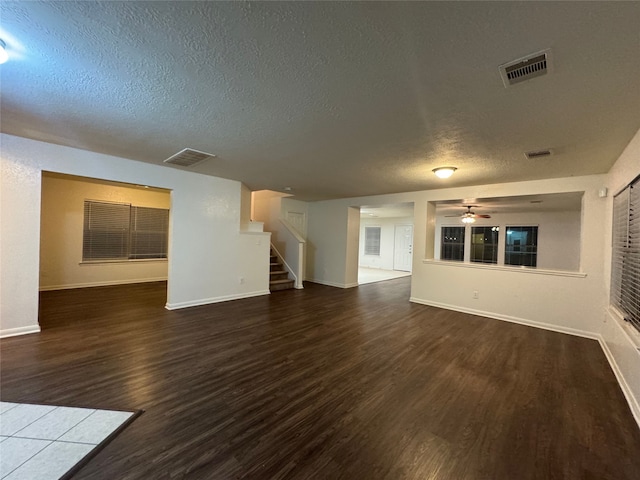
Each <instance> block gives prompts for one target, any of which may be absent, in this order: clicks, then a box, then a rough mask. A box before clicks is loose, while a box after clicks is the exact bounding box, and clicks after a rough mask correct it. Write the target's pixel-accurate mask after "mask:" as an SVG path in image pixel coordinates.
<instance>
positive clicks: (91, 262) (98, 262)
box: [78, 258, 167, 265]
mask: <svg viewBox="0 0 640 480" xmlns="http://www.w3.org/2000/svg"><path fill="white" fill-rule="evenodd" d="M150 262H162V263H166V262H167V259H166V258H136V259H132V260H87V261H82V262H78V265H110V264H114V263H116V264H127V263H150Z"/></svg>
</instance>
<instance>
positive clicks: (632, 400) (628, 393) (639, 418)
mask: <svg viewBox="0 0 640 480" xmlns="http://www.w3.org/2000/svg"><path fill="white" fill-rule="evenodd" d="M598 342H599V343H600V347H601V348H602V351H603V352H604V355H605V357H607V360H608V361H609V365H610V366H611V370H613V374H614V375H615V376H616V380H618V385H620V389H621V390H622V393H623V394H624V397H625V398H626V399H627V403H628V404H629V408H630V409H631V413H632V414H633V418H635V419H636V423H637V424H638V427H640V404H639V403H638V400H637V399H636V397H635V396H634V395H633V391H632V390H631V388H629V384H628V383H627V381H626V380H625V378H624V375H622V372H621V371H620V368H619V367H618V363H617V362H616V359H615V357H614V356H613V353H611V350H609V346H608V345H607V342H606V341H605V339H604V337H603V336H602V335H598Z"/></svg>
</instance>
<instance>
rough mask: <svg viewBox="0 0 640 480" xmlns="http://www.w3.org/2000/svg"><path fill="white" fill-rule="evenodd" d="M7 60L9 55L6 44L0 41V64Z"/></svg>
mask: <svg viewBox="0 0 640 480" xmlns="http://www.w3.org/2000/svg"><path fill="white" fill-rule="evenodd" d="M7 60H9V54H8V53H7V44H6V43H4V41H3V40H2V39H0V64H2V63H4V62H6V61H7Z"/></svg>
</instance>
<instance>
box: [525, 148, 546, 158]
mask: <svg viewBox="0 0 640 480" xmlns="http://www.w3.org/2000/svg"><path fill="white" fill-rule="evenodd" d="M524 155H525V157H527V158H529V159H534V158H542V157H549V156H550V155H551V150H549V149H546V150H534V151H532V152H525V153H524Z"/></svg>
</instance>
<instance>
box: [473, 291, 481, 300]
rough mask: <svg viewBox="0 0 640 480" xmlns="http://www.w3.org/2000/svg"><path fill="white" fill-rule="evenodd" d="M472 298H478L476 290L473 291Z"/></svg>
mask: <svg viewBox="0 0 640 480" xmlns="http://www.w3.org/2000/svg"><path fill="white" fill-rule="evenodd" d="M473 298H475V299H476V300H477V299H478V298H480V294H479V293H478V290H474V291H473Z"/></svg>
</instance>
